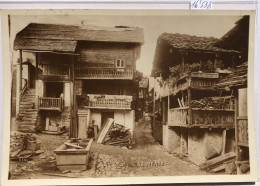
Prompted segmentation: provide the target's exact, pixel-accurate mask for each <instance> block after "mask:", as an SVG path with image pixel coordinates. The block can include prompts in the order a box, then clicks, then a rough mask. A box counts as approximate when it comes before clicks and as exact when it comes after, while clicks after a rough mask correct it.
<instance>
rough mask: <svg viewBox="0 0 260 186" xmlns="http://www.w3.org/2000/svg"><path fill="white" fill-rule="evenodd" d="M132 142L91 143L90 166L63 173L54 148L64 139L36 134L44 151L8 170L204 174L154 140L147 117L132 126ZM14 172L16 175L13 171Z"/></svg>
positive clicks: (28, 175) (37, 174)
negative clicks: (128, 144)
mask: <svg viewBox="0 0 260 186" xmlns="http://www.w3.org/2000/svg"><path fill="white" fill-rule="evenodd" d="M134 138H135V145H134V146H133V148H132V149H127V148H121V147H117V146H111V145H102V144H97V143H95V142H94V143H93V144H92V147H91V158H90V165H89V169H88V170H86V171H83V172H69V173H62V172H60V171H59V170H58V169H57V168H56V163H55V162H56V161H55V154H54V153H53V150H55V149H56V148H57V147H58V146H59V145H60V144H62V143H63V142H64V141H65V140H66V139H65V138H61V137H59V136H53V135H46V134H39V135H38V139H39V140H41V141H42V150H44V153H43V154H42V155H40V156H37V157H34V158H33V160H32V161H29V162H12V161H11V164H10V165H11V166H10V171H11V172H12V173H13V172H14V170H21V172H22V173H21V174H18V175H17V174H16V176H12V179H37V178H42V179H43V178H64V177H56V176H46V175H45V173H53V174H62V175H64V176H74V177H77V176H78V177H120V176H180V175H203V174H206V173H205V172H203V171H200V170H199V168H198V167H197V166H196V165H194V164H192V163H190V162H188V161H187V160H185V159H181V158H179V157H176V156H175V155H172V154H169V153H168V152H166V151H165V150H164V148H163V147H162V146H161V145H159V144H158V143H157V142H155V141H154V139H153V137H152V136H151V125H150V121H149V119H146V120H144V121H142V122H139V124H138V125H137V126H136V128H135V135H134ZM14 175H15V174H14Z"/></svg>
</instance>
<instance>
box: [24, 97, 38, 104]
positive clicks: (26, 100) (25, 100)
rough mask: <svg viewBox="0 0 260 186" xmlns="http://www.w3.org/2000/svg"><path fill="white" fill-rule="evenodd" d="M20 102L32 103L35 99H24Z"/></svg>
mask: <svg viewBox="0 0 260 186" xmlns="http://www.w3.org/2000/svg"><path fill="white" fill-rule="evenodd" d="M22 102H32V103H34V102H35V99H34V98H25V99H23V100H22Z"/></svg>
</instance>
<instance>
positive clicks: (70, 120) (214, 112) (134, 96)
mask: <svg viewBox="0 0 260 186" xmlns="http://www.w3.org/2000/svg"><path fill="white" fill-rule="evenodd" d="M86 12H88V11H87V10H86ZM114 12H117V10H110V11H109V12H108V11H107V12H106V11H104V12H103V13H100V10H96V11H94V10H92V13H90V14H88V13H86V14H84V11H81V14H73V13H71V14H70V13H60V12H59V13H58V14H52V13H49V14H48V11H46V13H42V14H39V13H35V12H33V11H28V10H27V11H24V13H23V14H19V12H18V14H16V11H13V12H12V13H9V14H7V15H6V21H5V22H6V23H7V25H8V28H7V27H5V28H6V29H5V30H6V31H7V32H2V35H3V37H5V38H6V40H8V42H7V44H6V46H5V50H8V51H9V52H8V56H7V58H8V61H3V63H4V67H6V66H9V67H8V69H10V71H9V70H8V74H9V76H8V77H4V78H10V80H9V81H5V82H4V84H5V86H6V84H7V82H8V84H9V85H8V86H7V89H9V88H8V87H10V89H9V90H7V91H8V92H9V94H10V97H6V95H5V97H4V99H8V100H9V104H10V105H9V107H5V108H10V110H6V109H5V111H4V112H5V121H9V122H8V123H4V133H6V134H8V136H7V135H6V136H7V138H5V139H4V144H5V147H6V149H7V151H4V150H3V151H2V152H3V153H4V154H7V155H6V156H8V157H7V159H8V161H6V162H5V163H6V166H5V168H4V169H2V171H5V174H6V175H8V178H7V180H9V181H11V180H28V182H30V181H29V180H48V179H65V180H66V179H70V180H72V181H73V180H77V179H79V178H95V179H98V178H118V177H119V178H120V177H122V178H133V179H135V178H137V177H139V178H141V177H158V178H160V177H161V176H164V177H165V176H166V177H168V178H171V182H173V183H174V177H178V176H182V179H183V180H184V181H183V182H185V181H187V180H186V179H188V178H189V177H187V176H203V177H204V176H205V177H207V176H209V177H210V178H211V179H212V181H216V180H214V177H216V178H218V179H219V178H220V177H219V176H223V180H225V179H224V178H226V176H229V177H228V178H230V179H231V180H233V181H236V178H237V177H238V176H241V177H240V178H241V179H242V178H245V180H248V179H246V178H247V177H246V176H248V177H249V179H251V181H254V179H256V178H255V177H254V175H255V174H257V173H256V153H255V136H254V125H255V123H254V119H253V117H254V109H253V110H252V108H253V105H250V104H252V103H253V101H251V99H252V100H253V96H252V95H253V92H252V93H250V91H249V87H250V88H251V90H253V86H254V84H253V83H254V82H253V78H252V77H253V69H254V58H253V57H252V56H253V55H254V42H253V41H252V40H251V41H250V38H251V39H252V38H254V29H253V28H254V25H252V23H253V24H254V22H255V20H254V19H255V17H254V14H255V12H254V11H251V12H250V11H234V12H233V13H232V11H231V12H230V14H228V13H227V11H222V12H223V13H221V11H216V12H215V14H210V13H202V14H199V13H190V12H189V14H188V13H187V12H186V13H187V14H185V13H183V12H181V13H179V14H178V13H176V12H177V11H174V10H171V11H169V10H167V12H169V14H167V13H165V12H164V11H158V12H156V13H152V11H148V10H143V12H142V13H141V14H140V11H139V13H136V12H135V11H134V10H128V11H126V12H127V13H124V14H120V13H118V14H117V13H115V14H114ZM137 12H138V11H137ZM171 12H174V13H173V14H172V13H171ZM160 13H161V14H160ZM6 54H7V53H6ZM250 55H251V57H250ZM4 70H5V68H4ZM250 70H251V72H250ZM249 76H250V78H249ZM249 80H250V81H249ZM249 100H250V101H249ZM250 107H251V108H250ZM249 108H250V109H251V110H250V109H249ZM7 112H8V115H6V113H7ZM3 166H4V165H3ZM195 178H196V177H195ZM198 178H199V177H198ZM2 179H3V178H2ZM197 181H198V180H197ZM195 182H196V181H195ZM49 183H50V184H53V183H52V182H49ZM84 183H85V182H84ZM147 183H149V181H148V182H147ZM54 184H55V183H54ZM56 184H58V183H56Z"/></svg>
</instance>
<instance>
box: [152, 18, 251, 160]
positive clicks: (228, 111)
mask: <svg viewBox="0 0 260 186" xmlns="http://www.w3.org/2000/svg"><path fill="white" fill-rule="evenodd" d="M248 20H249V19H248V17H247V16H245V17H243V18H242V19H241V20H239V21H238V22H237V23H236V26H235V27H234V28H233V29H232V30H231V31H230V32H228V33H227V34H226V35H224V36H223V37H222V38H221V39H216V38H213V37H197V36H191V35H186V34H170V33H163V34H162V35H160V36H159V38H158V40H157V46H156V51H155V56H154V62H153V69H152V76H153V77H155V78H157V79H158V80H159V85H160V89H159V91H158V94H160V96H159V98H158V99H157V100H158V101H160V105H161V109H160V110H161V115H162V124H163V125H162V127H158V126H156V125H158V124H157V122H155V121H154V122H153V125H154V126H153V127H152V128H153V130H162V141H163V146H164V147H165V148H166V150H167V151H168V152H170V153H176V154H180V155H183V156H187V157H188V158H189V159H190V160H191V161H193V162H194V163H195V164H198V165H199V164H202V163H204V162H206V161H208V160H210V159H212V158H215V157H217V156H220V155H224V154H225V153H229V152H237V155H238V157H237V160H239V161H240V160H244V159H246V158H248V150H244V151H243V153H244V158H242V157H241V155H239V152H240V151H239V150H238V149H239V147H240V146H243V147H248V143H247V104H246V100H247V99H246V98H247V90H246V85H247V83H246V82H247V63H248V62H247V54H248V52H247V49H248V46H247V45H248V44H247V41H248V29H249V27H248ZM231 43H232V44H231ZM233 44H234V45H235V46H236V47H231V46H232V45H233ZM245 61H246V62H245ZM159 132H160V131H159ZM153 133H158V131H153ZM243 147H242V148H243ZM239 161H238V162H239ZM238 164H239V163H238Z"/></svg>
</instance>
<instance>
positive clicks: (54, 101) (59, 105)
mask: <svg viewBox="0 0 260 186" xmlns="http://www.w3.org/2000/svg"><path fill="white" fill-rule="evenodd" d="M63 108H64V100H63V98H52V97H38V110H57V111H62V110H63Z"/></svg>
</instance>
